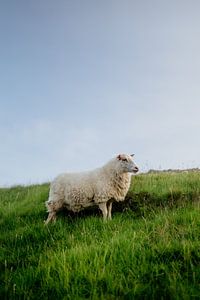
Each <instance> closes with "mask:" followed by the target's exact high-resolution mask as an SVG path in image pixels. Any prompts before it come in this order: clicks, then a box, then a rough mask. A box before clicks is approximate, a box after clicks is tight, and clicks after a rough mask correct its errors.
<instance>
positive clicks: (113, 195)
mask: <svg viewBox="0 0 200 300" xmlns="http://www.w3.org/2000/svg"><path fill="white" fill-rule="evenodd" d="M133 156H134V154H131V155H127V154H119V155H118V156H117V157H115V158H113V159H112V160H110V161H109V162H108V163H107V164H105V165H104V166H103V167H101V168H98V169H95V170H93V171H89V172H82V173H64V174H61V175H59V176H58V177H56V178H55V179H54V180H53V181H52V183H51V186H50V192H49V199H48V201H46V207H47V211H48V213H49V214H48V218H47V220H46V221H45V224H48V223H49V222H50V221H55V220H56V213H57V212H58V211H59V210H61V209H63V208H67V209H68V210H71V211H73V212H79V211H80V210H82V209H84V208H86V207H89V206H93V205H97V206H98V207H99V208H100V210H101V211H102V214H103V219H104V220H106V219H111V210H112V203H113V201H124V198H125V196H126V194H127V192H128V189H129V187H130V182H131V173H137V172H138V171H139V169H138V167H137V166H136V165H135V163H134V162H133V159H132V157H133Z"/></svg>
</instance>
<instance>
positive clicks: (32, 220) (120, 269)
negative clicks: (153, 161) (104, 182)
mask: <svg viewBox="0 0 200 300" xmlns="http://www.w3.org/2000/svg"><path fill="white" fill-rule="evenodd" d="M48 191H49V185H48V184H43V185H35V186H26V187H22V186H17V187H12V188H9V189H7V188H6V189H0V232H1V234H0V270H1V273H0V284H1V285H0V299H57V300H58V299H102V300H103V299H181V300H182V299H199V298H200V246H199V245H200V206H199V205H200V173H198V172H188V173H174V174H173V173H163V174H162V173H159V174H146V175H145V174H143V175H138V176H135V177H134V178H133V184H132V185H131V188H130V191H129V193H128V195H127V198H126V201H125V202H124V203H123V204H122V205H115V206H114V209H113V210H114V212H113V219H112V220H111V221H108V222H107V223H104V222H103V220H102V217H101V214H100V213H99V211H98V209H96V210H89V211H87V212H84V213H80V214H78V215H73V214H68V213H66V212H65V213H64V212H61V213H60V215H59V217H58V220H57V222H56V224H50V225H49V226H46V227H45V226H44V224H43V220H44V219H45V218H46V216H47V214H46V212H45V207H44V201H45V200H46V199H47V197H48Z"/></svg>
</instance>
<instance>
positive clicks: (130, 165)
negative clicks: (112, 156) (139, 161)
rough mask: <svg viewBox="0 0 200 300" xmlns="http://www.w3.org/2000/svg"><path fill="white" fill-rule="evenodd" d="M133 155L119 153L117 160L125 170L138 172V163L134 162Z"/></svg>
mask: <svg viewBox="0 0 200 300" xmlns="http://www.w3.org/2000/svg"><path fill="white" fill-rule="evenodd" d="M133 156H134V154H132V155H127V154H119V155H118V156H117V160H118V162H119V164H120V165H119V167H120V169H122V171H123V172H130V173H137V172H138V171H139V169H138V167H137V166H136V164H135V163H134V162H133Z"/></svg>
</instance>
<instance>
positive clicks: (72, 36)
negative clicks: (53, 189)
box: [0, 0, 200, 186]
mask: <svg viewBox="0 0 200 300" xmlns="http://www.w3.org/2000/svg"><path fill="white" fill-rule="evenodd" d="M199 11H200V2H199V1H198V0H168V1H164V0H157V1H156V0H151V1H148V0H123V1H119V0H101V1H97V0H84V1H83V0H57V1H53V0H34V1H32V0H12V1H4V0H2V1H0V142H1V144H0V186H10V185H15V184H33V183H42V182H46V181H51V180H52V179H53V178H54V177H55V176H57V175H58V174H59V173H62V172H78V171H84V170H90V169H94V168H97V167H100V166H101V165H103V164H104V163H106V162H107V161H108V160H110V159H111V158H112V157H115V156H116V155H118V154H120V153H130V154H132V153H135V162H136V163H137V165H138V167H139V168H140V171H141V172H144V171H147V170H149V169H152V168H153V169H168V168H192V167H200V155H199V149H200V136H199V129H200V117H199V114H200V55H199V53H200V38H199V37H200V18H199Z"/></svg>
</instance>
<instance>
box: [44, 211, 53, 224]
mask: <svg viewBox="0 0 200 300" xmlns="http://www.w3.org/2000/svg"><path fill="white" fill-rule="evenodd" d="M51 221H54V222H55V221H56V212H55V211H52V212H49V215H48V218H47V219H46V221H45V225H47V224H48V223H49V222H51Z"/></svg>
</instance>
